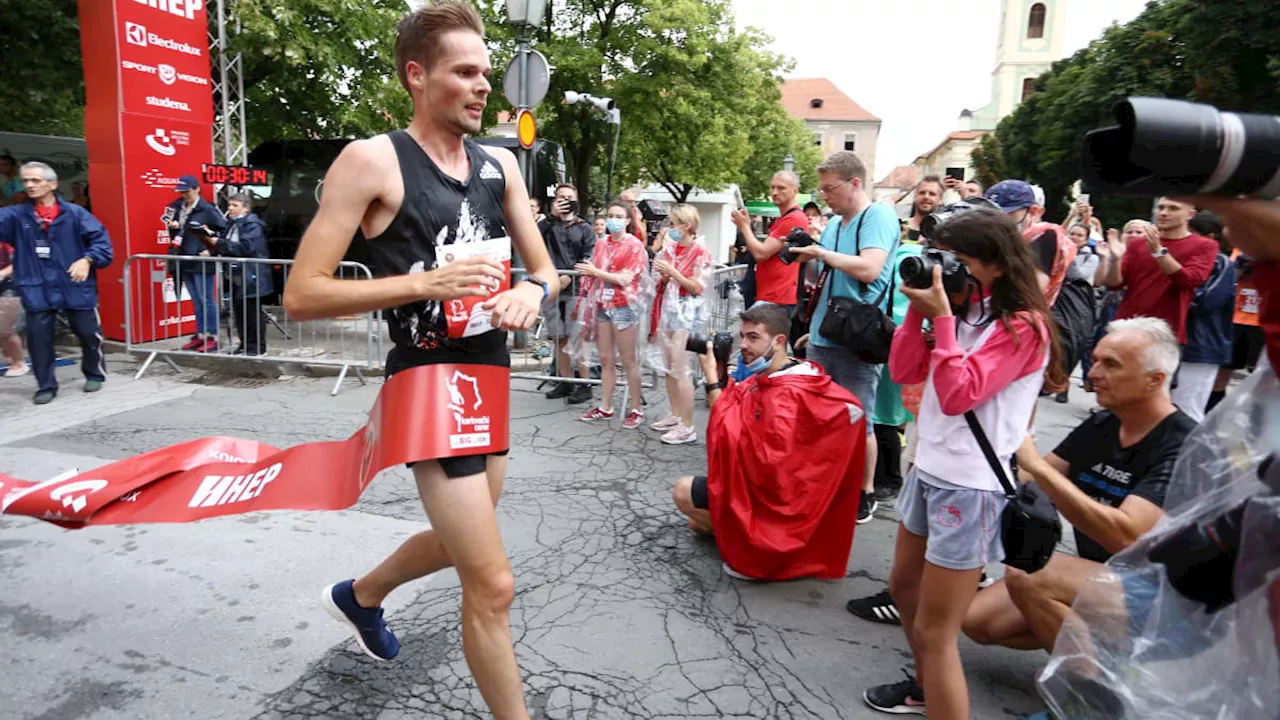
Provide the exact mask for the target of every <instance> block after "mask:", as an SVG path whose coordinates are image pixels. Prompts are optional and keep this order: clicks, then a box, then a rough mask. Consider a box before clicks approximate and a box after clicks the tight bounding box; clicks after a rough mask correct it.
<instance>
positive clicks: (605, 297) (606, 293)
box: [600, 285, 614, 303]
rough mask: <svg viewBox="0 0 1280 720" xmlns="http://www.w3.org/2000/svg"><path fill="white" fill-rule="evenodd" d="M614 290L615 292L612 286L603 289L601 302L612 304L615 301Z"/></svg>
mask: <svg viewBox="0 0 1280 720" xmlns="http://www.w3.org/2000/svg"><path fill="white" fill-rule="evenodd" d="M613 290H614V288H613V286H612V285H610V286H609V287H607V288H602V289H601V290H600V302H603V303H607V302H612V301H613Z"/></svg>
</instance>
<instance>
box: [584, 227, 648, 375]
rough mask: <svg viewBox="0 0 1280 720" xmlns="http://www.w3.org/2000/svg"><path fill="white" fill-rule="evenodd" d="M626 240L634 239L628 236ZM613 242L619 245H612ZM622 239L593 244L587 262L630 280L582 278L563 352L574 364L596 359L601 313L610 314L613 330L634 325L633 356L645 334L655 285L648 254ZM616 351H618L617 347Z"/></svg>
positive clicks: (642, 248) (590, 361)
mask: <svg viewBox="0 0 1280 720" xmlns="http://www.w3.org/2000/svg"><path fill="white" fill-rule="evenodd" d="M628 239H632V240H633V239H634V238H630V236H628ZM615 242H616V243H617V244H618V245H619V247H613V243H615ZM624 242H626V241H625V240H624V241H612V242H611V241H609V240H603V241H600V242H598V243H596V250H595V254H594V255H593V257H592V263H591V264H593V265H595V266H596V267H597V268H600V269H603V270H605V271H606V272H609V273H613V274H625V275H629V276H630V277H631V278H632V281H631V282H628V283H623V284H622V285H616V284H614V283H611V282H608V281H606V280H604V279H602V278H598V277H584V278H583V280H582V282H581V286H580V289H579V294H578V299H577V302H576V303H575V304H574V309H573V313H572V316H571V318H570V321H569V322H570V328H569V340H568V341H567V342H566V343H565V351H566V352H567V353H568V354H569V356H570V357H571V358H573V360H574V362H575V363H593V362H596V361H597V360H596V358H597V357H598V356H597V353H598V349H597V345H596V343H597V340H598V339H599V326H600V320H601V313H608V314H609V315H610V318H609V322H610V323H611V324H612V325H613V327H614V328H615V329H623V330H626V329H630V328H632V327H635V328H638V331H637V334H636V352H637V359H638V358H639V348H640V347H641V346H642V345H643V343H644V339H645V338H646V337H648V336H649V325H650V319H649V308H650V307H651V306H652V304H653V296H654V292H655V288H654V282H653V275H652V274H651V273H650V271H649V263H648V256H647V254H646V253H645V252H644V246H642V245H639V241H638V240H637V241H635V247H625V246H622V244H623V243H624ZM624 325H625V327H624ZM618 352H619V353H621V349H619V350H618ZM605 360H606V361H608V359H605Z"/></svg>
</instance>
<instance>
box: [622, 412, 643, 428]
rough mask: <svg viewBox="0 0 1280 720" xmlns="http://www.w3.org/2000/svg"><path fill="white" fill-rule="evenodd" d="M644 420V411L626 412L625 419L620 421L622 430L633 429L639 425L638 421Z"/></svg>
mask: <svg viewBox="0 0 1280 720" xmlns="http://www.w3.org/2000/svg"><path fill="white" fill-rule="evenodd" d="M642 422H644V413H642V412H640V411H639V410H632V411H631V412H629V413H627V419H625V420H623V421H622V429H623V430H635V429H636V428H638V427H640V423H642Z"/></svg>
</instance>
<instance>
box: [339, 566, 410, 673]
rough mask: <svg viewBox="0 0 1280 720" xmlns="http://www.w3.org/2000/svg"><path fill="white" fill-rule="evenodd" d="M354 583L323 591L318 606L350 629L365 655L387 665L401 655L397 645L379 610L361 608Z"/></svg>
mask: <svg viewBox="0 0 1280 720" xmlns="http://www.w3.org/2000/svg"><path fill="white" fill-rule="evenodd" d="M355 583H356V581H355V580H344V581H342V582H340V583H335V584H333V585H330V586H329V587H327V588H325V589H324V594H323V595H321V596H320V603H321V604H322V605H324V610H325V612H327V613H329V615H330V617H332V618H333V619H334V620H337V621H338V622H340V623H343V624H345V625H347V626H348V627H350V628H351V629H352V631H354V632H355V635H356V642H358V643H360V649H361V650H364V654H365V655H368V656H369V657H371V658H373V659H374V660H382V661H383V662H386V661H388V660H391V659H392V658H394V657H395V656H396V655H398V654H400V641H399V640H397V639H396V636H395V633H393V632H391V628H389V627H387V623H386V622H385V621H384V620H383V619H382V608H380V607H377V608H365V607H360V605H359V603H357V602H356V593H355V590H354V587H355Z"/></svg>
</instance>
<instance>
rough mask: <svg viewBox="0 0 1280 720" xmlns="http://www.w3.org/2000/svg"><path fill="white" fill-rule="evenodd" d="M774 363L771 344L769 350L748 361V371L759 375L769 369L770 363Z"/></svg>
mask: <svg viewBox="0 0 1280 720" xmlns="http://www.w3.org/2000/svg"><path fill="white" fill-rule="evenodd" d="M772 363H773V346H772V345H770V346H769V352H767V353H765V354H764V355H761V356H760V357H758V358H756V359H755V360H752V361H751V362H749V363H747V365H746V368H747V372H749V373H751V374H752V375H758V374H759V373H762V372H764V371H765V370H767V369H769V365H770V364H772Z"/></svg>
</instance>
